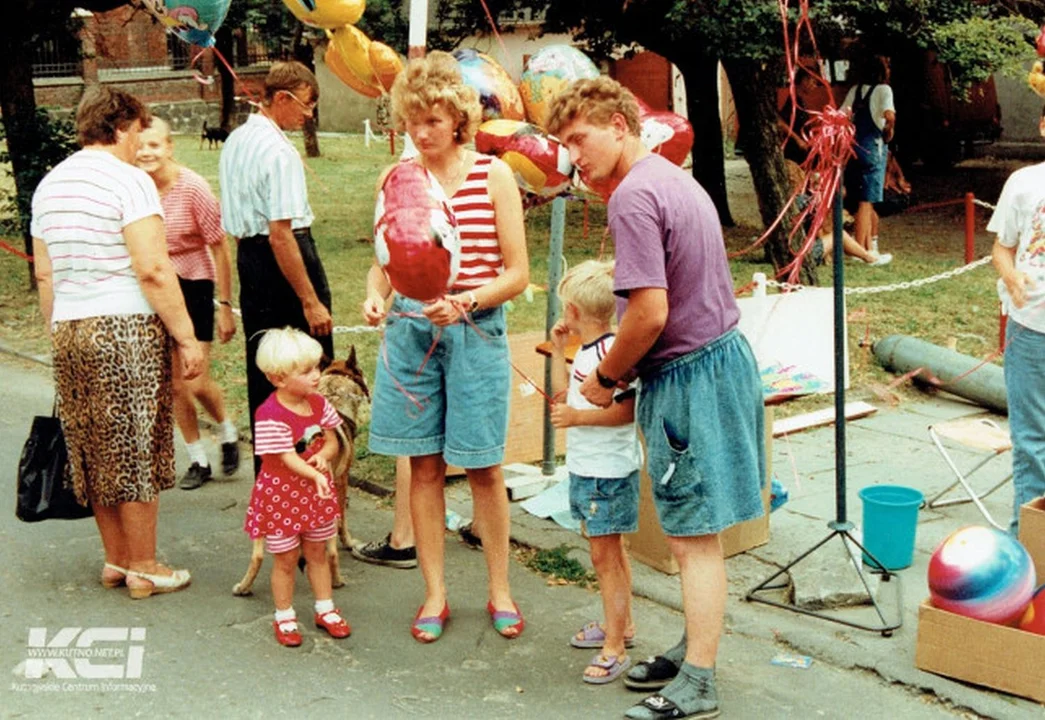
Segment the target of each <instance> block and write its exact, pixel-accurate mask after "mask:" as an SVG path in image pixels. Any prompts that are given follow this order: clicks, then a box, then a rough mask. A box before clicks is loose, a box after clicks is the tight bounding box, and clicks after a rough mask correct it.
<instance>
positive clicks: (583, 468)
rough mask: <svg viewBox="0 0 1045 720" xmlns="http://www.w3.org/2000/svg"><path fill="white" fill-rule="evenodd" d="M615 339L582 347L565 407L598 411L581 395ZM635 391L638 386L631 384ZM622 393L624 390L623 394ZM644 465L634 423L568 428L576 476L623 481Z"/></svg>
mask: <svg viewBox="0 0 1045 720" xmlns="http://www.w3.org/2000/svg"><path fill="white" fill-rule="evenodd" d="M613 339H614V336H613V335H612V334H606V335H603V336H602V337H601V338H599V339H598V340H596V341H595V342H592V343H589V344H587V345H582V346H581V348H580V350H578V351H577V355H576V356H575V357H574V358H573V368H572V369H571V370H570V386H569V390H568V391H567V393H566V404H567V405H569V406H570V407H571V408H575V409H577V410H598V409H599V408H598V407H597V406H595V405H592V404H591V403H590V402H588V401H587V400H586V399H585V398H584V396H583V395H581V385H582V384H583V383H584V380H585V378H587V377H588V375H590V374H591V373H593V372H595V368H596V367H598V365H599V362H600V361H601V360H602V359H603V358H604V357H606V353H608V352H609V351H610V348H611V347H612V346H613ZM631 387H632V388H634V387H635V383H632V385H631ZM620 392H623V391H620ZM641 465H642V448H641V446H640V445H639V434H638V430H637V429H636V426H635V422H634V421H632V422H630V423H627V424H626V425H616V426H612V427H607V426H602V425H598V426H596V425H577V426H574V427H570V428H566V469H567V470H569V471H570V472H571V473H573V474H574V475H584V476H587V477H597V478H622V477H627V476H628V475H630V474H631V473H633V472H635V471H636V470H638V469H639V467H641Z"/></svg>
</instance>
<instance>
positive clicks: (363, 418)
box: [232, 346, 370, 595]
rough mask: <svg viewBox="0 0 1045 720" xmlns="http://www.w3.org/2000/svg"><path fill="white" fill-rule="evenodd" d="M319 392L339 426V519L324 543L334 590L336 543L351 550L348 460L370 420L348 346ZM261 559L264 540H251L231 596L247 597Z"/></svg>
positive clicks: (336, 465)
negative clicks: (247, 558)
mask: <svg viewBox="0 0 1045 720" xmlns="http://www.w3.org/2000/svg"><path fill="white" fill-rule="evenodd" d="M319 392H320V393H321V394H322V395H323V397H325V398H326V399H327V400H328V401H329V402H330V404H331V405H333V406H334V409H335V410H337V413H338V415H340V416H341V425H340V426H338V428H337V430H336V431H335V433H336V435H337V440H338V445H339V448H338V454H337V457H336V458H335V459H334V463H333V465H332V467H331V472H332V474H333V476H334V493H335V496H336V497H337V502H338V506H339V507H340V508H341V516H340V518H338V521H337V537H333V538H330V540H327V561H328V562H329V563H330V579H331V581H332V582H333V585H334V587H341V586H343V585H344V584H345V581H344V580H343V579H342V577H341V567H340V559H339V557H338V541H340V543H341V547H343V548H350V547H352V535H351V533H349V531H348V522H347V521H346V520H345V514H346V513H347V511H348V473H349V470H351V469H352V460H353V459H354V458H355V455H356V435H357V434H358V432H359V428H360V426H362V425H363V424H364V423H366V422H367V421H368V420H369V419H370V390H369V388H368V387H367V384H366V378H365V377H364V376H363V373H362V371H361V370H360V369H359V363H358V362H357V361H356V348H355V346H352V347H351V349H350V350H349V352H348V358H347V359H346V360H335V361H333V362H332V363H330V364H329V365H328V366H327V367H326V368H325V369H324V370H323V374H322V376H321V377H320V378H319ZM264 557H265V538H258V539H257V540H255V541H254V545H253V548H252V549H251V553H250V564H249V565H248V566H247V572H246V574H245V575H244V576H243V579H242V580H240V581H239V582H238V583H236V584H235V585H234V586H233V587H232V594H233V595H250V594H251V588H252V587H253V585H254V579H255V578H256V577H257V575H258V570H259V569H260V568H261V562H262V560H263V559H264Z"/></svg>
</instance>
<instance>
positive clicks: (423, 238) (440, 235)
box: [374, 160, 461, 302]
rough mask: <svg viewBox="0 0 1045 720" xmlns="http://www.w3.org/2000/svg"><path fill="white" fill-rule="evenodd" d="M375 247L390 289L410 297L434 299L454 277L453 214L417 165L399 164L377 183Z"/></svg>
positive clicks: (457, 240) (457, 256)
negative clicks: (378, 190)
mask: <svg viewBox="0 0 1045 720" xmlns="http://www.w3.org/2000/svg"><path fill="white" fill-rule="evenodd" d="M374 250H375V252H376V254H377V262H378V264H379V265H380V266H381V267H382V268H383V269H384V270H385V272H386V273H387V274H388V281H389V282H390V283H391V284H392V287H393V288H395V290H396V292H398V293H399V294H401V295H405V296H406V297H409V298H413V299H414V300H420V301H422V302H428V301H430V300H437V299H439V298H440V297H442V296H443V295H444V294H446V290H447V289H448V288H449V287H450V286H451V285H452V284H453V282H454V280H455V279H456V278H457V271H458V270H459V269H460V252H461V240H460V233H459V231H458V228H457V218H456V217H455V216H454V213H453V210H451V209H450V202H449V201H448V200H447V198H446V193H444V192H443V188H442V187H441V186H440V185H439V181H438V180H436V179H435V177H434V176H433V175H432V174H431V173H430V172H428V170H426V169H425V168H424V167H422V166H421V165H420V164H418V163H416V162H413V161H410V160H406V161H403V162H401V163H399V164H398V165H396V166H395V167H394V168H393V169H392V170H391V171H390V172H389V173H388V175H387V177H385V180H384V182H383V183H382V184H381V190H380V192H379V193H378V196H377V205H376V207H375V208H374Z"/></svg>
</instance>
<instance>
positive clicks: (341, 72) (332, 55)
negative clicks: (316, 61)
mask: <svg viewBox="0 0 1045 720" xmlns="http://www.w3.org/2000/svg"><path fill="white" fill-rule="evenodd" d="M323 61H324V62H325V63H326V65H327V68H329V70H330V72H332V73H334V75H335V76H337V79H338V80H340V81H341V82H343V83H345V85H348V86H349V87H350V88H352V89H353V90H355V91H356V92H357V93H359V94H360V95H363V96H364V97H368V98H376V97H378V96H379V95H380V94H381V89H380V88H377V87H373V86H372V85H367V84H366V83H364V82H363V81H362V80H360V79H359V78H358V77H356V74H355V73H354V72H352V71H351V70H349V68H348V65H346V64H345V61H344V60H343V59H342V58H341V53H339V52H338V49H337V46H336V45H334V43H330V44H329V45H327V51H326V54H324V55H323Z"/></svg>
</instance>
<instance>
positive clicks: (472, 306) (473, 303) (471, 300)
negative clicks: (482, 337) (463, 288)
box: [465, 290, 479, 313]
mask: <svg viewBox="0 0 1045 720" xmlns="http://www.w3.org/2000/svg"><path fill="white" fill-rule="evenodd" d="M465 295H467V296H468V306H467V307H466V308H465V310H466V311H467V312H470V313H473V312H475V311H476V310H478V309H479V300H478V299H477V298H476V297H475V293H474V292H472V291H471V290H469V291H468V292H466V293H465Z"/></svg>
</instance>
